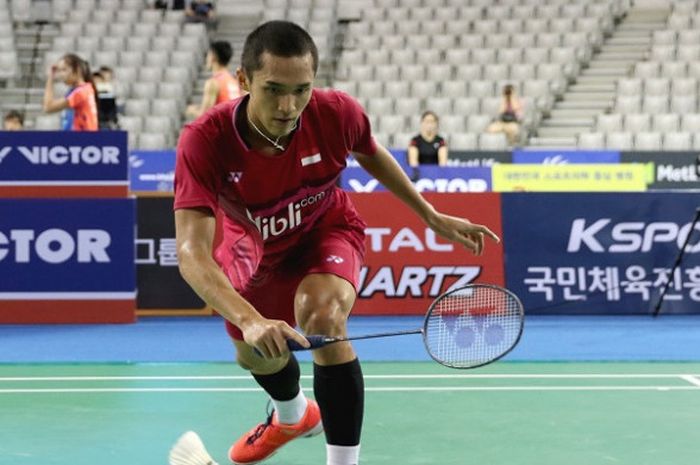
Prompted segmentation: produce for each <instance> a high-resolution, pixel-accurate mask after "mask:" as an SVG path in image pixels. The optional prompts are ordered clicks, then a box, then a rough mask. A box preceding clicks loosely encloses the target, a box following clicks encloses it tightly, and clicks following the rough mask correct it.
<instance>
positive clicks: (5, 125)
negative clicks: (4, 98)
mask: <svg viewBox="0 0 700 465" xmlns="http://www.w3.org/2000/svg"><path fill="white" fill-rule="evenodd" d="M2 129H3V130H4V131H21V130H22V129H24V118H22V114H21V113H20V112H18V111H17V110H10V111H8V112H7V114H6V115H5V118H4V119H3V121H2Z"/></svg>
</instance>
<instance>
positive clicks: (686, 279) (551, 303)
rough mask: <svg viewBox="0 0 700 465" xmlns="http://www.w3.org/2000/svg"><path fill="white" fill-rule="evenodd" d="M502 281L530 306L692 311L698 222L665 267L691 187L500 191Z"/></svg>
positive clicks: (699, 260) (684, 229) (690, 201)
mask: <svg viewBox="0 0 700 465" xmlns="http://www.w3.org/2000/svg"><path fill="white" fill-rule="evenodd" d="M502 203H503V221H504V224H503V229H504V231H503V233H504V244H505V249H506V277H507V284H508V287H509V288H510V289H512V290H513V291H514V292H515V293H516V294H518V295H519V296H520V297H521V299H522V300H523V303H524V305H525V309H526V311H527V312H530V313H543V314H575V313H580V314H648V313H650V311H651V309H652V308H653V306H654V304H655V303H656V300H657V298H658V296H659V294H660V290H661V289H662V288H663V286H664V285H665V284H666V282H667V281H668V280H669V279H670V280H671V285H670V288H669V292H668V294H667V295H666V298H665V301H664V304H663V305H664V306H663V308H664V312H669V313H697V312H698V311H700V224H698V225H697V226H696V229H695V231H694V233H693V234H694V235H693V236H691V242H690V244H689V246H688V248H687V249H686V255H685V258H684V260H683V263H682V266H681V267H680V268H678V270H677V271H676V273H675V274H674V276H673V277H669V275H670V273H671V268H672V266H673V263H674V261H675V258H676V256H677V255H678V252H679V250H680V248H681V247H682V246H683V243H684V241H685V239H686V238H687V237H688V234H690V233H691V231H690V227H691V222H692V219H693V215H694V213H695V209H696V208H697V207H698V203H699V200H698V196H697V194H692V193H682V192H674V193H670V192H667V193H643V194H642V193H617V194H602V193H599V194H595V193H589V194H584V193H581V194H556V195H552V194H538V193H529V194H504V195H503V197H502Z"/></svg>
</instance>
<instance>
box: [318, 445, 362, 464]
mask: <svg viewBox="0 0 700 465" xmlns="http://www.w3.org/2000/svg"><path fill="white" fill-rule="evenodd" d="M358 463H360V445H359V444H358V445H356V446H333V445H331V444H326V465H357V464H358Z"/></svg>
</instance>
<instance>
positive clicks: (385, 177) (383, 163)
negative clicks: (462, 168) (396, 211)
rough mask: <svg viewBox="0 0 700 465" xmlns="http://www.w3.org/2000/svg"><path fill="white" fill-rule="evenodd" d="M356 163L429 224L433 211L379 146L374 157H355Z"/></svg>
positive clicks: (390, 157)
mask: <svg viewBox="0 0 700 465" xmlns="http://www.w3.org/2000/svg"><path fill="white" fill-rule="evenodd" d="M356 158H357V161H358V163H360V165H361V166H362V167H363V168H364V169H365V170H366V171H367V172H368V173H369V174H371V175H372V176H374V177H375V178H376V179H377V180H378V181H379V182H381V183H382V184H383V185H384V187H386V188H387V189H388V190H389V191H391V192H392V193H393V194H394V195H395V196H397V197H398V198H399V199H401V201H402V202H403V203H405V204H406V205H408V206H409V207H410V208H411V209H412V210H413V211H415V212H416V214H417V215H418V216H419V217H420V218H421V219H422V220H423V221H425V222H426V223H428V224H430V222H431V221H432V218H433V216H434V215H435V209H434V208H433V206H432V205H430V204H429V203H428V202H427V201H426V200H425V199H424V198H423V197H422V196H421V195H420V194H419V193H418V191H416V189H415V188H414V187H413V184H411V180H410V179H408V176H406V173H404V172H403V170H402V169H401V166H399V164H398V163H397V162H396V160H394V157H393V156H391V154H390V153H389V152H388V151H387V150H386V149H385V148H384V147H381V146H379V147H378V148H377V153H376V154H374V156H371V157H369V156H365V155H359V156H356Z"/></svg>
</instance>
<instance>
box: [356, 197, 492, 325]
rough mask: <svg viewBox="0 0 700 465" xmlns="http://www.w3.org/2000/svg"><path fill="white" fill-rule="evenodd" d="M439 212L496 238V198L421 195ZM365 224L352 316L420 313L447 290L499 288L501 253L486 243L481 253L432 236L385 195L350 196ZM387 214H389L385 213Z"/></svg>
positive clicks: (412, 216)
mask: <svg viewBox="0 0 700 465" xmlns="http://www.w3.org/2000/svg"><path fill="white" fill-rule="evenodd" d="M425 196H426V198H427V199H428V200H429V201H430V202H431V203H432V204H433V205H434V206H435V208H437V209H438V210H439V211H441V212H444V213H447V214H450V215H454V216H459V217H464V218H468V219H470V220H471V221H473V222H477V223H481V224H485V225H487V226H488V227H489V228H490V229H491V230H492V231H494V232H495V233H496V234H498V235H499V236H500V234H501V205H500V198H499V196H498V194H492V193H487V194H425ZM351 197H352V201H353V203H354V204H355V206H356V207H357V210H358V211H359V213H360V215H361V217H362V218H363V219H364V220H365V221H366V222H367V229H366V230H365V232H366V235H367V238H366V241H365V244H366V248H367V254H366V256H365V262H364V266H363V267H362V270H361V275H360V281H361V282H360V290H359V295H358V299H357V301H356V303H355V307H354V309H353V313H354V314H360V315H362V314H364V315H367V314H375V315H381V314H421V315H422V314H424V313H425V312H426V310H427V309H428V307H429V306H430V304H431V303H432V301H433V300H434V299H435V298H436V297H437V296H438V295H440V294H441V293H443V292H446V291H447V290H448V289H450V288H451V287H452V286H455V287H456V286H462V285H465V284H468V283H470V282H481V283H490V284H498V285H503V283H504V277H503V249H502V246H501V244H496V243H494V242H493V241H491V240H489V239H487V240H486V248H485V251H484V254H483V255H482V256H480V257H477V256H474V255H472V254H471V253H470V252H468V251H467V250H466V249H465V248H464V247H463V246H461V245H458V244H453V243H451V242H448V241H446V240H445V239H442V238H441V237H438V236H437V235H436V234H435V233H433V231H432V230H430V229H429V228H428V227H426V225H425V224H424V223H423V222H422V221H421V220H420V219H419V218H418V217H417V216H416V215H415V213H413V211H411V210H410V209H409V208H408V207H406V206H405V205H404V204H402V203H401V202H400V201H399V200H398V199H397V198H396V197H394V196H393V195H392V194H390V193H388V192H377V193H373V194H351ZM387 212H391V214H387Z"/></svg>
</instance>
